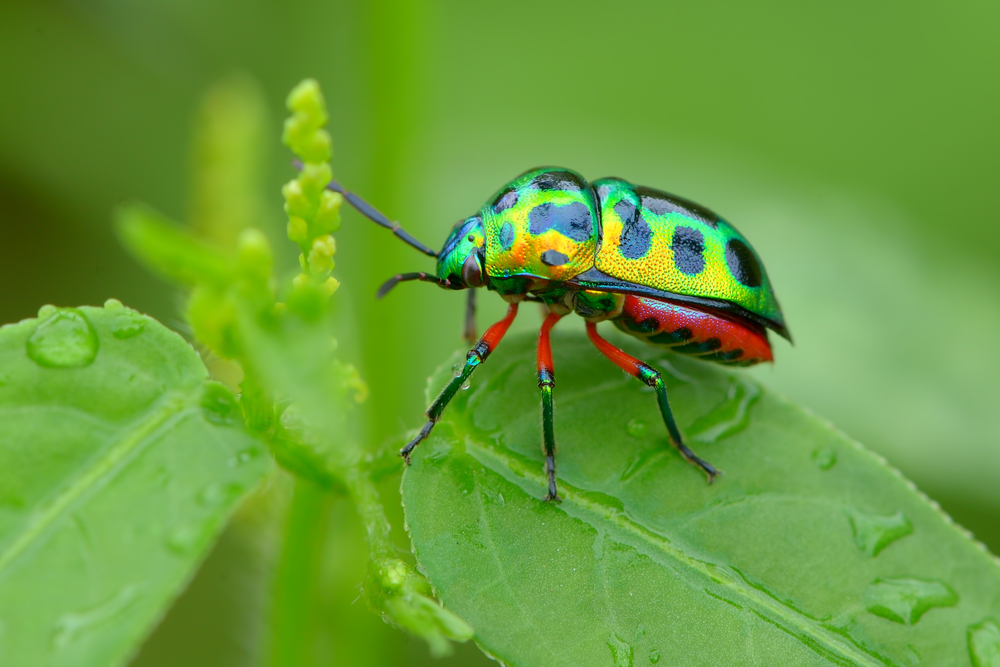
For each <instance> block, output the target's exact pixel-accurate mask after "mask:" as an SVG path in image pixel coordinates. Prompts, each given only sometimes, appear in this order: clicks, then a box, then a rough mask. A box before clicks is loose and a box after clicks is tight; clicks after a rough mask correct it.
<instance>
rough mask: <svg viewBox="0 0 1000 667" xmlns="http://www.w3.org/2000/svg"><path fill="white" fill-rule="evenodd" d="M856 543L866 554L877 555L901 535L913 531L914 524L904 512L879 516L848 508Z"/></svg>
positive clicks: (848, 516) (903, 535)
mask: <svg viewBox="0 0 1000 667" xmlns="http://www.w3.org/2000/svg"><path fill="white" fill-rule="evenodd" d="M847 518H848V520H849V521H850V522H851V532H852V533H853V534H854V544H855V545H857V547H858V549H860V550H861V551H863V552H864V553H865V554H867V555H869V556H872V557H875V556H877V555H878V554H879V552H880V551H882V549H884V548H886V547H887V546H889V545H890V544H892V543H893V542H895V541H896V540H898V539H899V538H901V537H906V536H907V535H909V534H910V533H912V532H913V526H912V525H911V524H910V522H909V520H908V519H907V518H906V517H905V516H904V515H903V513H902V512H896V513H895V514H893V515H892V516H879V515H877V514H869V513H866V512H860V511H858V510H853V509H851V510H848V511H847Z"/></svg>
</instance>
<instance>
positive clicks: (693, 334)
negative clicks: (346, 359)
mask: <svg viewBox="0 0 1000 667" xmlns="http://www.w3.org/2000/svg"><path fill="white" fill-rule="evenodd" d="M327 187H328V188H329V189H331V190H333V191H334V192H339V193H340V194H341V195H343V197H344V198H345V199H346V201H347V202H348V203H349V204H351V205H352V206H353V207H354V208H356V209H357V210H358V211H359V212H360V213H362V214H363V215H364V216H366V217H368V218H369V219H371V220H372V221H374V222H376V223H377V224H379V225H381V226H383V227H387V228H389V229H391V230H392V231H393V233H394V234H395V235H396V236H398V237H399V238H400V239H402V240H403V241H404V242H406V243H408V244H409V245H411V246H413V247H414V248H416V249H417V250H420V251H421V252H423V253H424V254H426V255H428V256H430V257H434V258H435V259H436V260H437V267H436V271H435V272H434V273H426V272H416V273H401V274H397V275H395V276H393V277H392V278H390V279H389V280H388V281H386V283H385V284H383V285H382V287H381V288H380V289H379V290H378V298H382V297H383V296H385V294H386V293H387V292H388V291H389V290H390V289H392V288H393V287H395V286H396V285H397V284H399V283H400V282H405V281H412V280H418V281H423V282H429V283H434V284H436V285H438V286H440V287H443V288H445V289H451V290H463V289H468V290H470V292H469V299H468V305H467V308H466V323H465V333H466V338H467V339H469V340H470V342H471V341H473V340H475V345H474V346H473V347H472V349H471V350H469V352H468V354H467V356H466V361H465V365H464V367H463V368H462V371H461V372H460V373H458V374H457V375H456V376H455V377H454V378H453V379H452V380H451V382H449V383H448V385H447V386H446V387H445V388H444V389H443V390H442V391H441V393H440V395H439V396H438V397H437V399H436V400H435V401H434V402H433V403H432V404H431V406H430V408H428V409H427V412H426V415H427V423H426V424H424V426H423V428H421V429H420V432H419V433H418V434H417V435H416V437H414V438H413V439H412V440H410V442H409V443H407V445H406V446H405V447H403V448H402V449H401V450H400V455H401V456H402V457H403V458H404V459H405V460H406V462H407V463H409V462H410V454H411V452H412V451H413V449H414V448H415V447H416V446H417V445H419V444H420V442H421V441H423V440H424V439H425V438H427V436H428V435H429V434H430V432H431V429H433V428H434V425H435V424H436V423H437V421H438V420H439V419H440V418H441V414H442V412H443V411H444V409H445V407H446V406H447V405H448V403H449V402H450V401H451V400H452V398H454V396H455V394H456V393H458V390H459V388H460V387H461V386H462V385H463V384H464V383H465V382H466V381H467V380H468V379H469V377H470V376H471V375H472V374H473V372H474V371H475V370H476V369H477V368H478V367H479V366H481V365H482V364H483V363H484V362H485V361H486V359H487V358H488V357H489V356H490V354H492V353H493V351H494V350H495V349H496V347H497V345H499V343H500V341H501V340H502V339H503V337H504V335H505V334H506V333H507V330H508V329H509V328H510V325H511V323H512V322H513V321H514V318H515V317H516V316H517V312H518V305H519V304H520V303H521V302H523V301H538V302H541V303H542V304H544V307H545V309H546V311H547V316H546V317H545V320H544V321H543V323H542V326H541V330H540V331H539V335H538V348H537V369H538V388H539V390H540V392H541V402H542V447H543V450H544V453H545V473H546V475H547V478H548V491H547V494H546V496H545V500H554V501H558V500H559V495H558V491H557V487H556V465H555V452H556V441H555V432H554V429H553V398H552V393H553V389H554V388H555V368H554V365H553V363H552V346H551V342H550V333H551V331H552V327H553V326H555V324H556V323H557V322H558V321H559V320H560V319H561V318H562V317H564V316H565V315H568V314H569V313H572V312H575V313H576V314H578V315H580V316H582V317H583V318H584V319H585V320H586V329H587V336H588V338H589V339H590V340H591V342H592V343H593V344H594V346H595V347H596V348H597V349H598V351H600V352H601V354H603V355H604V356H605V357H607V358H608V359H609V360H611V361H612V362H613V363H614V364H616V365H617V366H619V367H620V368H621V369H622V370H624V371H625V372H627V373H629V374H630V375H632V376H634V377H636V378H637V379H639V380H640V381H642V382H643V383H645V384H646V385H648V386H650V387H652V388H653V390H654V391H655V394H656V400H657V404H658V406H659V409H660V413H661V415H662V417H663V422H664V424H665V426H666V428H667V434H668V435H669V438H670V442H671V444H672V445H673V446H674V447H676V448H677V450H678V451H679V452H680V454H681V455H682V456H683V457H684V458H685V459H686V460H687V461H688V462H690V463H692V464H694V465H695V466H697V467H698V468H700V469H701V470H702V471H703V472H704V473H705V474H706V475H707V476H708V481H709V483H711V482H712V480H713V479H714V478H715V476H716V475H717V474H718V471H717V470H716V468H715V467H714V466H712V465H711V464H710V463H708V462H707V461H705V460H703V459H701V458H700V457H698V456H697V455H696V454H695V453H694V452H693V451H691V449H689V448H688V447H687V446H686V445H685V444H684V441H683V439H682V437H681V433H680V431H679V430H678V428H677V423H676V421H675V420H674V416H673V413H672V412H671V410H670V404H669V401H668V400H667V390H666V385H665V384H664V382H663V379H662V377H661V376H660V373H659V372H658V371H656V370H655V369H654V368H653V367H652V366H650V365H649V364H646V363H643V362H642V361H640V360H638V359H636V358H635V357H633V356H631V355H629V354H628V353H626V352H625V351H624V350H621V349H619V348H618V347H616V346H614V345H612V344H611V343H609V342H608V341H607V340H605V339H604V338H603V337H601V336H600V334H598V332H597V323H598V322H602V321H605V320H608V321H611V322H613V323H614V324H615V325H616V326H617V327H618V328H619V329H621V330H622V331H623V332H625V333H627V334H629V335H632V336H636V337H637V338H640V339H642V340H644V341H646V342H647V343H650V344H652V345H657V346H664V347H667V348H669V349H670V350H672V351H673V352H678V353H682V354H689V355H695V356H697V357H698V358H700V359H704V360H708V361H713V362H717V363H721V364H726V365H730V366H749V365H753V364H757V363H760V362H766V361H772V360H773V356H772V351H771V345H770V341H769V340H768V330H770V331H774V332H775V333H777V334H778V335H780V336H782V337H784V338H786V339H787V340H789V342H791V335H790V334H789V332H788V328H787V326H786V325H785V320H784V316H783V315H782V312H781V308H780V306H779V305H778V301H777V299H776V298H775V295H774V290H773V289H772V287H771V282H770V280H769V279H768V276H767V272H766V271H765V270H764V265H763V263H762V262H761V260H760V257H759V256H758V255H757V253H756V251H755V250H754V249H753V248H752V247H751V245H750V243H749V242H748V241H747V240H746V238H744V237H743V235H742V234H740V233H739V232H738V231H737V230H736V229H735V228H734V227H733V226H732V225H730V224H729V223H728V222H726V221H725V220H723V219H722V218H721V217H719V216H718V215H716V214H715V213H713V212H712V211H710V210H709V209H707V208H705V207H703V206H700V205H698V204H696V203H694V202H692V201H689V200H687V199H684V198H682V197H678V196H676V195H672V194H668V193H666V192H663V191H660V190H655V189H652V188H647V187H641V186H635V185H632V184H631V183H629V182H628V181H625V180H622V179H620V178H602V179H600V180H597V181H594V182H593V183H588V182H587V181H586V180H584V178H583V177H582V176H581V175H580V174H578V173H576V172H575V171H572V170H569V169H563V168H558V167H540V168H537V169H532V170H530V171H527V172H525V173H523V174H521V175H520V176H518V177H517V178H515V179H514V180H512V181H510V182H509V183H508V184H507V185H505V186H504V187H502V188H501V189H500V190H499V191H498V192H497V193H496V194H495V195H494V196H493V197H492V198H490V199H489V200H488V201H487V202H486V203H485V204H483V206H482V208H480V209H479V211H478V212H476V213H475V214H474V215H472V216H469V217H468V218H465V219H463V220H460V221H459V222H458V223H456V224H455V226H454V228H453V229H452V231H451V233H450V234H449V235H448V238H447V239H446V240H445V242H444V246H443V247H442V248H441V250H440V251H439V252H435V251H434V250H432V249H431V248H429V247H428V246H426V245H424V244H423V243H421V242H420V241H418V240H417V239H416V238H414V237H413V236H412V235H410V234H409V233H407V232H406V231H405V230H403V229H402V228H401V227H400V226H399V224H398V223H395V222H392V221H390V220H389V219H388V218H387V217H386V216H384V215H383V214H382V213H380V212H379V211H377V210H376V209H375V208H374V207H372V206H371V205H370V204H368V202H366V201H365V200H363V199H361V198H360V197H358V196H357V195H356V194H354V193H352V192H349V191H347V190H345V189H344V188H343V187H342V186H341V185H340V184H339V183H337V182H336V181H332V182H331V183H330V184H329V185H328V186H327ZM480 287H485V288H486V289H488V290H490V291H494V292H496V293H497V294H499V295H500V296H501V297H503V298H504V299H505V300H506V301H507V303H508V304H509V305H508V309H507V314H506V316H505V317H504V318H503V319H501V320H500V321H499V322H497V323H496V324H494V325H492V326H491V327H489V328H488V329H487V330H486V332H485V333H484V334H483V335H482V337H480V338H478V340H476V339H475V333H474V332H475V325H474V316H475V300H474V299H475V289H476V288H480Z"/></svg>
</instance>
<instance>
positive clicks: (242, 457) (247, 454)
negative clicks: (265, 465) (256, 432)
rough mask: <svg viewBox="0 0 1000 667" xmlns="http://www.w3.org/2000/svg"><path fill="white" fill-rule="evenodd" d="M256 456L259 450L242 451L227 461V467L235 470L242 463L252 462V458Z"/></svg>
mask: <svg viewBox="0 0 1000 667" xmlns="http://www.w3.org/2000/svg"><path fill="white" fill-rule="evenodd" d="M258 454H260V450H258V449H244V450H243V451H242V452H240V453H239V454H237V455H236V456H234V457H232V458H231V459H229V461H228V464H229V467H230V468H237V467H239V466H241V465H243V464H244V463H247V462H249V461H251V460H253V459H254V458H256V457H257V455H258Z"/></svg>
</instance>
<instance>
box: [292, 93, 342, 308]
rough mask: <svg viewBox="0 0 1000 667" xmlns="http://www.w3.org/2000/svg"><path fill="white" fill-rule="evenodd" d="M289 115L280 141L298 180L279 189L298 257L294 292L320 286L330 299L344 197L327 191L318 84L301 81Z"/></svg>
mask: <svg viewBox="0 0 1000 667" xmlns="http://www.w3.org/2000/svg"><path fill="white" fill-rule="evenodd" d="M287 104H288V109H289V111H291V112H292V116H291V117H290V118H289V119H288V120H286V121H285V132H284V136H283V137H282V138H283V141H284V142H285V145H286V146H288V147H289V148H290V149H291V150H292V152H293V153H295V154H296V155H297V156H298V157H299V159H300V160H301V161H302V169H301V171H300V172H299V175H298V176H297V177H296V178H294V179H293V180H291V181H289V182H288V183H287V184H286V185H285V187H284V188H283V189H282V194H284V196H285V212H286V213H288V238H289V239H290V240H291V241H292V242H294V243H296V244H297V245H298V246H299V248H300V249H301V251H302V253H301V254H300V255H299V265H300V266H301V267H302V273H301V274H300V275H299V276H297V277H296V279H295V287H296V289H299V290H304V289H309V287H310V286H320V287H321V288H322V289H323V291H324V292H325V293H326V294H328V295H329V294H333V293H334V292H335V291H336V290H337V287H339V285H340V283H339V282H338V281H337V279H336V278H334V277H332V276H331V275H330V273H331V272H332V271H333V268H334V266H335V264H334V261H333V255H334V254H335V253H336V251H337V244H336V242H335V240H334V238H333V236H332V235H331V234H332V233H333V232H335V231H337V230H338V229H339V228H340V205H341V204H342V203H343V201H344V199H343V197H342V196H341V195H340V194H339V193H336V192H332V191H330V190H327V189H326V186H327V184H328V183H329V182H330V180H331V179H332V178H333V176H332V174H331V172H330V165H329V160H330V157H331V153H332V151H331V142H330V135H329V133H328V132H327V131H326V130H324V129H323V126H324V125H326V122H327V113H326V103H325V102H324V101H323V93H322V92H320V89H319V84H317V83H316V81H314V80H312V79H306V80H305V81H303V82H302V83H300V84H299V85H297V86H296V87H295V88H294V89H293V90H292V92H291V94H289V96H288V102H287Z"/></svg>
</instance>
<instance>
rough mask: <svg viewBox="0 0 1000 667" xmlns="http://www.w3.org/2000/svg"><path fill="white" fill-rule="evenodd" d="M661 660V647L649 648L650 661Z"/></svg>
mask: <svg viewBox="0 0 1000 667" xmlns="http://www.w3.org/2000/svg"><path fill="white" fill-rule="evenodd" d="M659 661H660V649H658V648H654V649H650V650H649V662H650V663H652V664H654V665H655V664H656V663H658V662H659Z"/></svg>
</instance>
